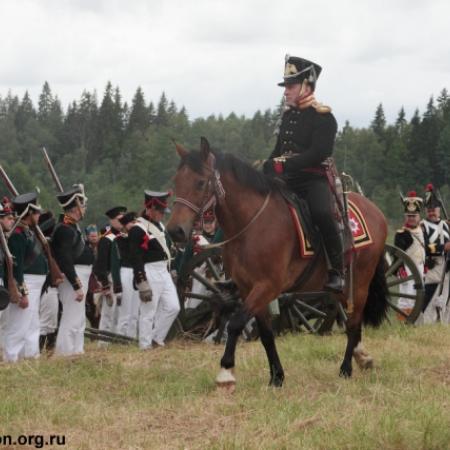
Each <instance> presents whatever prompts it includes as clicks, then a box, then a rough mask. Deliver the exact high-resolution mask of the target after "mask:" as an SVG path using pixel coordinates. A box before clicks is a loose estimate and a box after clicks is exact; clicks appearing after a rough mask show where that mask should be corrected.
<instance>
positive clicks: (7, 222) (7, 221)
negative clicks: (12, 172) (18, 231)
mask: <svg viewBox="0 0 450 450" xmlns="http://www.w3.org/2000/svg"><path fill="white" fill-rule="evenodd" d="M14 220H15V213H14V211H13V209H12V208H11V205H10V204H9V201H8V202H5V203H0V227H1V228H2V231H3V233H4V234H5V235H6V233H9V232H10V231H11V229H12V227H13V225H14ZM5 237H6V236H5ZM8 248H9V247H8ZM5 258H6V256H5V255H4V253H3V251H2V250H1V249H0V289H1V290H2V292H1V295H2V297H3V302H2V303H4V305H2V308H0V350H1V349H2V348H3V328H4V321H2V314H3V312H4V310H5V309H6V308H7V307H8V306H9V305H8V303H9V292H8V291H7V289H6V287H5V285H6V282H5V280H6V261H5Z"/></svg>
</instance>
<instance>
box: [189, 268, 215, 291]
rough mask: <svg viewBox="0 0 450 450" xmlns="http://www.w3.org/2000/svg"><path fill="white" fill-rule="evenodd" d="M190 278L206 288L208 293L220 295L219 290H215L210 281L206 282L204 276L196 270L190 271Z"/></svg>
mask: <svg viewBox="0 0 450 450" xmlns="http://www.w3.org/2000/svg"><path fill="white" fill-rule="evenodd" d="M192 278H194V279H196V280H197V281H199V282H200V283H202V284H203V285H204V286H206V287H207V288H208V289H209V290H210V291H213V292H215V293H216V294H220V290H219V288H217V287H216V286H215V285H214V284H213V283H211V281H209V280H208V278H206V277H205V276H203V275H202V274H200V273H199V272H198V271H197V270H193V271H192Z"/></svg>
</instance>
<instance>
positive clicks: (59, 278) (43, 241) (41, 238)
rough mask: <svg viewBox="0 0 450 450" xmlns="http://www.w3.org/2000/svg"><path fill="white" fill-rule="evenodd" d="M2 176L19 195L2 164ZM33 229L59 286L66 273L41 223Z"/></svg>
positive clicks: (52, 278) (52, 277) (53, 283)
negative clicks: (60, 266) (59, 264)
mask: <svg viewBox="0 0 450 450" xmlns="http://www.w3.org/2000/svg"><path fill="white" fill-rule="evenodd" d="M0 176H1V177H2V179H3V182H4V183H5V186H6V187H7V188H8V190H9V192H10V193H11V194H12V195H14V196H15V197H17V196H18V195H19V191H18V190H17V189H16V188H15V186H14V184H13V183H12V181H11V180H10V179H9V177H8V175H7V174H6V172H5V170H4V169H3V167H2V166H1V165H0ZM31 228H32V230H33V231H34V233H35V235H36V237H37V239H38V240H39V242H40V243H41V245H42V249H43V250H44V253H45V257H46V258H47V262H48V267H49V271H50V279H51V283H52V286H58V284H61V283H62V282H63V281H64V275H63V274H62V272H61V270H60V268H59V267H58V264H57V263H56V261H55V258H53V255H52V251H51V249H50V245H49V244H48V241H47V238H46V237H45V236H44V233H43V232H42V230H41V229H40V227H39V225H37V224H36V225H32V226H31Z"/></svg>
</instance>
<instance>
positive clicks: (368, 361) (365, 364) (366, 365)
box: [359, 358, 373, 370]
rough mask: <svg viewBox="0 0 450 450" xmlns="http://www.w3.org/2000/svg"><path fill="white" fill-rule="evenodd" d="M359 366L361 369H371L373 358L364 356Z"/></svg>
mask: <svg viewBox="0 0 450 450" xmlns="http://www.w3.org/2000/svg"><path fill="white" fill-rule="evenodd" d="M359 367H360V368H361V370H369V369H373V359H372V358H364V359H363V360H362V361H361V363H360V365H359Z"/></svg>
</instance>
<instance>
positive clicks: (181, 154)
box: [172, 139, 189, 158]
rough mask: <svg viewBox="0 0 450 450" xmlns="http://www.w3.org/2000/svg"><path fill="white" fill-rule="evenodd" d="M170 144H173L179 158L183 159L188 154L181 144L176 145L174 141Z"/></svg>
mask: <svg viewBox="0 0 450 450" xmlns="http://www.w3.org/2000/svg"><path fill="white" fill-rule="evenodd" d="M172 142H173V143H174V144H175V148H176V149H177V153H178V156H179V157H180V158H184V157H185V156H186V155H187V154H188V153H189V152H188V151H187V150H186V149H185V148H184V147H183V146H182V145H181V144H178V143H177V142H176V141H175V139H172Z"/></svg>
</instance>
